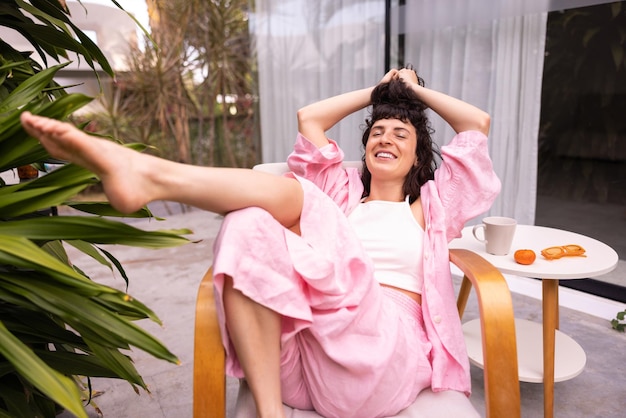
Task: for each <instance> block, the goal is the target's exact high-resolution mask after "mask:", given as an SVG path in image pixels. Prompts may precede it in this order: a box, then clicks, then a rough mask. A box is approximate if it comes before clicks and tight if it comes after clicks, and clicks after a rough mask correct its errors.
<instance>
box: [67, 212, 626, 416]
mask: <svg viewBox="0 0 626 418" xmlns="http://www.w3.org/2000/svg"><path fill="white" fill-rule="evenodd" d="M179 209H180V208H179V207H178V206H177V205H175V204H171V205H170V206H168V207H167V208H165V207H162V208H160V209H159V210H157V214H160V215H163V216H168V218H167V220H166V221H163V222H157V221H154V220H152V221H135V222H134V224H136V225H138V226H141V227H142V228H150V229H168V228H190V229H192V230H193V231H194V234H193V235H192V237H191V238H192V239H194V240H200V242H198V243H195V244H189V245H187V246H184V247H179V248H174V249H164V250H146V249H136V248H126V247H124V248H110V251H111V252H112V253H113V254H114V255H115V256H116V257H118V259H119V260H120V261H121V262H122V264H123V265H124V267H125V269H126V271H127V273H128V276H129V277H130V286H129V293H130V294H131V295H132V296H134V297H135V298H137V299H139V300H140V301H142V302H144V303H145V304H147V305H148V306H149V307H151V308H152V309H153V310H154V311H155V312H156V313H157V315H158V316H159V317H160V318H161V319H162V321H163V322H164V326H163V327H159V326H157V325H155V324H153V323H150V322H146V321H144V322H143V323H141V324H140V325H141V326H143V327H144V328H145V329H147V330H148V331H150V332H152V333H153V335H155V336H157V338H159V339H160V340H161V341H163V342H164V343H165V344H166V345H167V346H168V347H169V348H170V349H171V350H172V351H173V352H174V353H176V354H177V355H178V356H179V357H180V360H181V362H182V364H181V365H180V366H176V365H173V364H169V363H166V362H163V361H160V360H156V359H154V358H152V357H151V356H149V355H148V354H146V353H143V352H140V351H133V352H132V353H130V354H131V356H132V357H133V359H134V361H135V364H136V367H137V369H138V370H139V372H140V374H141V375H142V376H143V377H144V379H145V381H146V383H147V384H148V386H149V387H150V391H151V393H150V394H148V393H145V392H143V391H142V392H141V394H140V395H136V394H135V392H134V391H133V390H132V388H131V387H130V386H129V385H128V384H127V383H126V382H125V381H117V380H113V379H93V388H94V389H95V390H97V391H99V392H100V395H99V396H97V397H96V398H95V400H94V401H95V403H96V404H97V405H98V407H99V408H100V409H101V410H102V412H103V413H104V416H105V417H113V418H142V417H150V418H158V417H171V418H185V417H191V416H192V368H193V324H194V308H195V306H194V304H195V298H196V292H197V288H198V284H199V282H200V280H201V278H202V276H203V274H204V272H205V271H206V269H207V268H208V267H209V266H210V264H211V257H212V251H211V248H212V244H213V238H214V237H215V234H216V233H217V231H218V228H219V225H220V222H221V220H220V218H219V217H217V216H216V215H213V214H210V213H206V212H201V211H190V212H187V213H185V214H175V215H171V216H169V213H168V211H171V212H177V211H178V210H179ZM72 258H73V261H74V263H76V264H77V265H78V266H80V267H81V268H82V269H83V270H84V271H86V272H87V273H88V274H89V275H91V277H92V278H93V279H94V280H97V281H99V282H102V283H105V284H109V285H111V286H115V287H119V288H123V286H124V282H123V280H122V279H121V278H120V277H113V276H112V274H111V272H110V271H107V270H106V269H104V268H102V267H101V266H99V265H97V264H96V263H94V262H92V261H90V260H88V259H87V258H86V257H85V256H83V255H82V254H80V253H72ZM513 299H514V309H515V313H516V317H519V318H525V319H529V320H533V321H537V322H540V321H541V305H540V301H539V300H537V299H534V298H531V297H528V296H523V295H519V294H513ZM476 316H477V312H476V304H475V299H474V297H473V296H471V297H470V301H469V303H468V307H467V310H466V314H465V317H464V320H469V319H472V318H474V317H476ZM560 323H561V330H562V331H563V332H565V333H566V334H568V335H569V336H571V337H572V338H574V340H576V341H577V342H578V343H579V344H580V345H581V346H582V347H583V349H584V351H585V352H586V354H587V365H586V367H585V370H584V371H583V372H582V374H580V375H579V376H577V377H576V378H574V379H571V380H569V381H565V382H559V383H557V384H556V387H555V416H556V417H564V418H578V417H580V418H591V417H598V418H610V417H623V416H625V414H626V396H625V393H626V389H625V384H626V362H625V361H624V353H626V351H625V348H626V334H623V333H618V332H617V331H615V330H613V329H611V326H610V323H609V321H608V319H606V318H604V319H603V318H598V317H595V316H591V315H588V314H584V313H581V312H579V311H575V310H571V309H567V308H561V322H560ZM538 343H540V342H538ZM482 376H483V375H482V370H481V369H479V368H477V367H474V366H472V381H473V389H474V393H473V395H472V398H471V399H472V402H473V403H474V404H475V406H476V407H477V409H479V410H480V411H483V410H484V407H483V390H482V387H483V380H482ZM236 391H237V382H236V381H235V380H230V379H229V380H228V405H229V411H231V410H232V404H233V401H234V397H235V396H236ZM521 394H522V416H523V417H528V418H535V417H541V416H542V415H543V386H542V385H541V384H531V383H521ZM208 396H210V395H208ZM88 410H89V413H90V417H96V416H98V415H97V414H96V412H95V411H93V410H92V409H90V408H88ZM229 416H232V415H229ZM69 417H70V415H69V414H65V415H62V418H69ZM502 418H506V417H502Z"/></svg>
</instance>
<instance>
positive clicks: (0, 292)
mask: <svg viewBox="0 0 626 418" xmlns="http://www.w3.org/2000/svg"><path fill="white" fill-rule="evenodd" d="M113 3H115V4H116V5H118V4H117V3H116V2H113ZM118 7H119V5H118ZM0 24H1V25H2V26H4V27H7V28H11V29H14V30H16V31H18V32H20V33H21V34H23V35H24V37H25V38H26V39H28V41H29V42H30V43H31V45H32V46H33V48H34V50H35V51H36V54H38V55H39V56H41V57H42V59H43V60H44V62H45V63H46V65H47V61H46V59H50V58H52V59H55V60H57V62H58V60H59V59H60V58H61V57H63V58H67V57H68V54H67V52H68V51H73V52H74V53H76V54H77V55H78V56H80V58H81V59H82V60H83V61H84V62H87V63H88V64H89V65H90V66H92V68H94V67H95V65H96V63H97V64H99V65H100V67H101V68H102V69H103V70H104V71H105V72H106V73H107V74H109V75H110V76H112V75H113V71H112V70H111V67H110V66H109V63H108V62H107V60H106V58H105V57H104V55H103V54H102V53H101V51H100V50H99V49H98V47H97V46H96V45H95V44H94V43H93V42H92V41H91V40H90V39H89V38H88V37H87V36H86V35H85V34H84V33H83V32H81V31H80V30H79V29H78V28H77V27H75V26H74V25H73V24H72V22H71V20H70V18H69V14H68V11H67V9H66V5H65V2H64V1H62V0H58V1H57V0H30V2H25V1H22V0H4V1H2V2H1V3H0ZM46 55H47V57H48V58H46ZM64 65H65V64H58V65H52V66H49V67H46V66H41V65H39V64H38V63H37V62H36V61H35V60H34V59H33V58H32V57H31V56H30V53H27V52H24V51H17V50H15V49H14V48H13V47H12V46H11V45H9V44H7V43H5V42H4V41H2V40H0V172H6V171H15V170H16V169H18V168H20V167H22V168H23V167H28V166H32V167H35V168H37V169H39V170H43V171H45V170H46V167H47V165H48V164H49V163H59V161H54V160H51V159H50V157H49V156H48V154H47V153H46V151H45V150H44V149H43V148H42V147H41V145H40V144H39V143H38V141H37V140H36V139H34V138H31V137H29V136H28V135H27V134H26V133H25V132H24V130H23V129H22V127H21V125H20V122H19V115H20V113H21V112H22V111H24V110H28V111H30V112H32V113H35V114H40V115H45V116H48V117H52V118H56V119H66V118H67V117H68V116H69V115H71V114H72V112H74V111H76V110H77V109H79V108H81V107H82V106H84V105H85V104H87V103H89V102H90V101H91V100H92V98H90V97H87V96H85V95H82V94H68V93H67V92H66V90H65V89H64V87H63V86H60V85H58V84H57V83H55V81H54V77H55V74H57V72H58V71H59V70H60V69H61V68H63V66H64ZM94 76H95V73H94ZM96 182H97V179H96V178H94V176H93V175H92V174H91V173H89V172H87V171H86V170H84V169H82V168H80V167H77V166H73V165H64V166H62V167H61V168H58V169H55V170H54V171H51V172H48V173H46V174H45V175H41V176H39V177H38V178H36V179H33V180H29V181H25V182H20V183H17V184H10V185H8V184H6V183H5V182H3V181H1V179H0V417H5V416H17V417H34V416H38V417H39V416H41V417H53V416H55V415H56V413H57V412H58V411H59V410H60V409H66V410H68V411H70V412H71V413H73V414H74V415H76V416H78V417H86V416H87V414H86V412H85V408H84V405H83V400H82V399H83V398H87V399H88V398H89V394H88V393H89V390H88V389H89V377H95V376H97V377H111V378H121V379H125V380H127V381H128V382H129V383H130V384H131V385H132V386H133V387H135V388H136V390H137V388H144V389H146V385H145V383H144V381H143V380H142V378H141V376H140V375H139V374H138V372H137V370H136V369H135V368H134V366H133V363H132V361H131V359H130V357H128V355H127V354H126V350H127V349H129V348H130V347H131V346H133V347H136V348H139V349H141V350H144V351H146V352H148V353H150V354H152V355H154V356H155V357H157V358H161V359H164V360H167V361H171V362H177V361H178V360H177V358H176V356H175V355H174V354H172V353H171V352H170V351H169V350H168V349H167V348H166V347H165V346H163V344H161V343H160V342H159V341H157V340H156V339H155V338H154V337H152V336H151V335H150V334H148V333H147V332H146V331H144V330H143V329H141V328H140V327H138V326H137V325H136V324H135V323H134V321H136V320H138V319H143V318H150V319H152V320H154V321H156V322H158V321H159V320H158V318H157V317H156V316H155V314H154V313H153V312H152V311H151V310H150V309H149V308H148V307H147V306H145V305H143V304H142V303H141V302H139V301H137V300H135V299H133V298H132V297H130V296H129V295H128V294H126V293H124V292H121V291H119V290H116V289H112V288H110V287H107V286H104V285H101V284H98V283H96V282H94V281H92V280H91V279H90V278H89V277H87V276H86V275H85V274H84V273H83V272H82V271H81V269H80V268H79V267H78V266H75V265H72V263H71V262H70V260H69V259H68V255H67V253H66V251H65V247H64V245H70V246H72V247H74V248H76V249H78V250H80V251H82V252H84V253H86V254H88V255H89V256H90V257H92V258H93V259H95V260H97V261H98V262H99V263H101V264H103V265H106V266H108V267H109V268H111V269H113V270H116V271H118V272H119V274H120V275H121V276H122V277H123V278H124V279H125V280H128V277H126V274H125V272H124V269H123V267H122V266H121V265H120V263H119V262H118V261H117V260H116V259H115V257H114V256H113V255H112V254H111V253H109V252H108V251H107V250H105V249H104V248H102V247H101V245H102V244H122V245H132V246H141V247H152V248H158V247H166V246H174V245H180V244H183V243H185V242H187V240H186V239H185V238H184V237H183V236H182V235H183V234H185V233H188V232H189V231H186V230H178V231H143V230H140V229H136V228H134V227H132V226H129V225H128V224H125V223H122V222H119V221H114V220H110V218H104V217H102V216H100V215H109V216H120V215H121V214H119V213H117V212H116V211H115V210H114V209H113V208H111V207H110V206H109V205H108V204H107V203H105V202H104V203H100V202H94V203H86V202H80V203H78V202H73V201H72V199H73V197H74V196H75V195H76V194H77V193H79V192H80V191H81V190H83V189H85V188H86V187H87V186H89V185H91V184H94V183H96ZM59 205H69V206H72V207H74V208H76V209H78V210H81V211H83V212H85V215H81V216H51V212H52V213H53V211H51V210H50V208H54V207H57V206H59ZM132 216H138V217H140V216H150V214H149V212H148V211H147V209H144V210H141V211H139V212H137V213H135V214H133V215H132ZM84 382H87V383H84Z"/></svg>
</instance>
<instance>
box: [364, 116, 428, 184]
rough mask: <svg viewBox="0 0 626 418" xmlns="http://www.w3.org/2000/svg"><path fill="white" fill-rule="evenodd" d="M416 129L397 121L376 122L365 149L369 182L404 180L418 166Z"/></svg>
mask: <svg viewBox="0 0 626 418" xmlns="http://www.w3.org/2000/svg"><path fill="white" fill-rule="evenodd" d="M416 147H417V134H416V132H415V127H414V126H413V125H412V124H410V123H405V122H403V121H401V120H399V119H379V120H377V121H376V122H374V124H373V125H372V129H371V130H370V134H369V137H368V140H367V144H366V146H365V163H366V164H367V168H368V170H369V171H370V173H371V174H372V179H373V180H374V179H381V180H391V179H402V180H403V179H404V178H405V177H406V175H407V174H408V173H409V170H410V169H411V167H413V165H415V164H416V163H417V156H416Z"/></svg>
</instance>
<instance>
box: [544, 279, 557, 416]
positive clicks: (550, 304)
mask: <svg viewBox="0 0 626 418" xmlns="http://www.w3.org/2000/svg"><path fill="white" fill-rule="evenodd" d="M542 288H543V298H542V301H543V413H544V417H545V418H552V416H553V415H554V351H555V332H556V329H557V328H558V326H559V281H558V280H553V279H543V280H542Z"/></svg>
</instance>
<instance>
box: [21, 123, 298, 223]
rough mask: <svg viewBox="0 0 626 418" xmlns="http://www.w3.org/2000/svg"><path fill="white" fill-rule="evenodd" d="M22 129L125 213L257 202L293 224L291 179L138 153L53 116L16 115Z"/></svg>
mask: <svg viewBox="0 0 626 418" xmlns="http://www.w3.org/2000/svg"><path fill="white" fill-rule="evenodd" d="M21 120H22V124H23V126H24V129H25V130H26V131H27V132H28V133H29V134H30V135H32V136H34V137H35V138H38V139H39V140H40V141H41V144H42V145H43V146H44V147H45V148H46V150H48V152H49V153H50V155H52V156H53V157H55V158H59V159H62V160H66V161H69V162H72V163H75V164H77V165H80V166H82V167H84V168H86V169H88V170H90V171H92V172H93V173H94V174H96V175H97V176H98V177H99V178H100V180H101V181H102V184H103V187H104V191H105V193H106V195H107V197H108V198H109V201H110V203H111V205H113V207H115V208H116V209H118V210H120V211H122V212H125V213H129V212H133V211H135V210H138V209H139V208H141V207H142V206H144V205H146V204H147V203H149V202H151V201H154V200H169V201H175V202H180V203H184V204H188V205H191V206H195V207H198V208H200V209H205V210H208V211H211V212H216V213H222V214H224V213H228V212H230V211H233V210H237V209H242V208H246V207H250V206H258V207H261V208H263V209H265V210H267V211H268V212H269V213H271V214H272V216H274V218H276V220H278V221H279V222H280V223H281V224H282V225H283V226H285V227H287V228H297V225H298V222H299V220H300V213H301V212H302V200H303V192H302V187H301V186H300V183H299V182H298V181H297V180H294V179H290V178H285V177H280V176H274V175H271V174H267V173H261V172H257V171H252V170H248V169H235V168H217V167H199V166H193V165H187V164H180V163H175V162H172V161H168V160H165V159H162V158H157V157H153V156H150V155H146V154H141V153H138V152H135V151H133V150H130V149H128V148H125V147H123V146H120V145H118V144H115V143H113V142H111V141H107V140H104V139H100V138H97V137H93V136H90V135H87V134H86V133H84V132H82V131H80V130H78V129H76V128H75V127H74V126H72V125H70V124H68V123H63V122H59V121H57V120H54V119H48V118H45V117H40V116H35V115H32V114H30V113H28V112H24V113H23V114H22V115H21Z"/></svg>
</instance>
